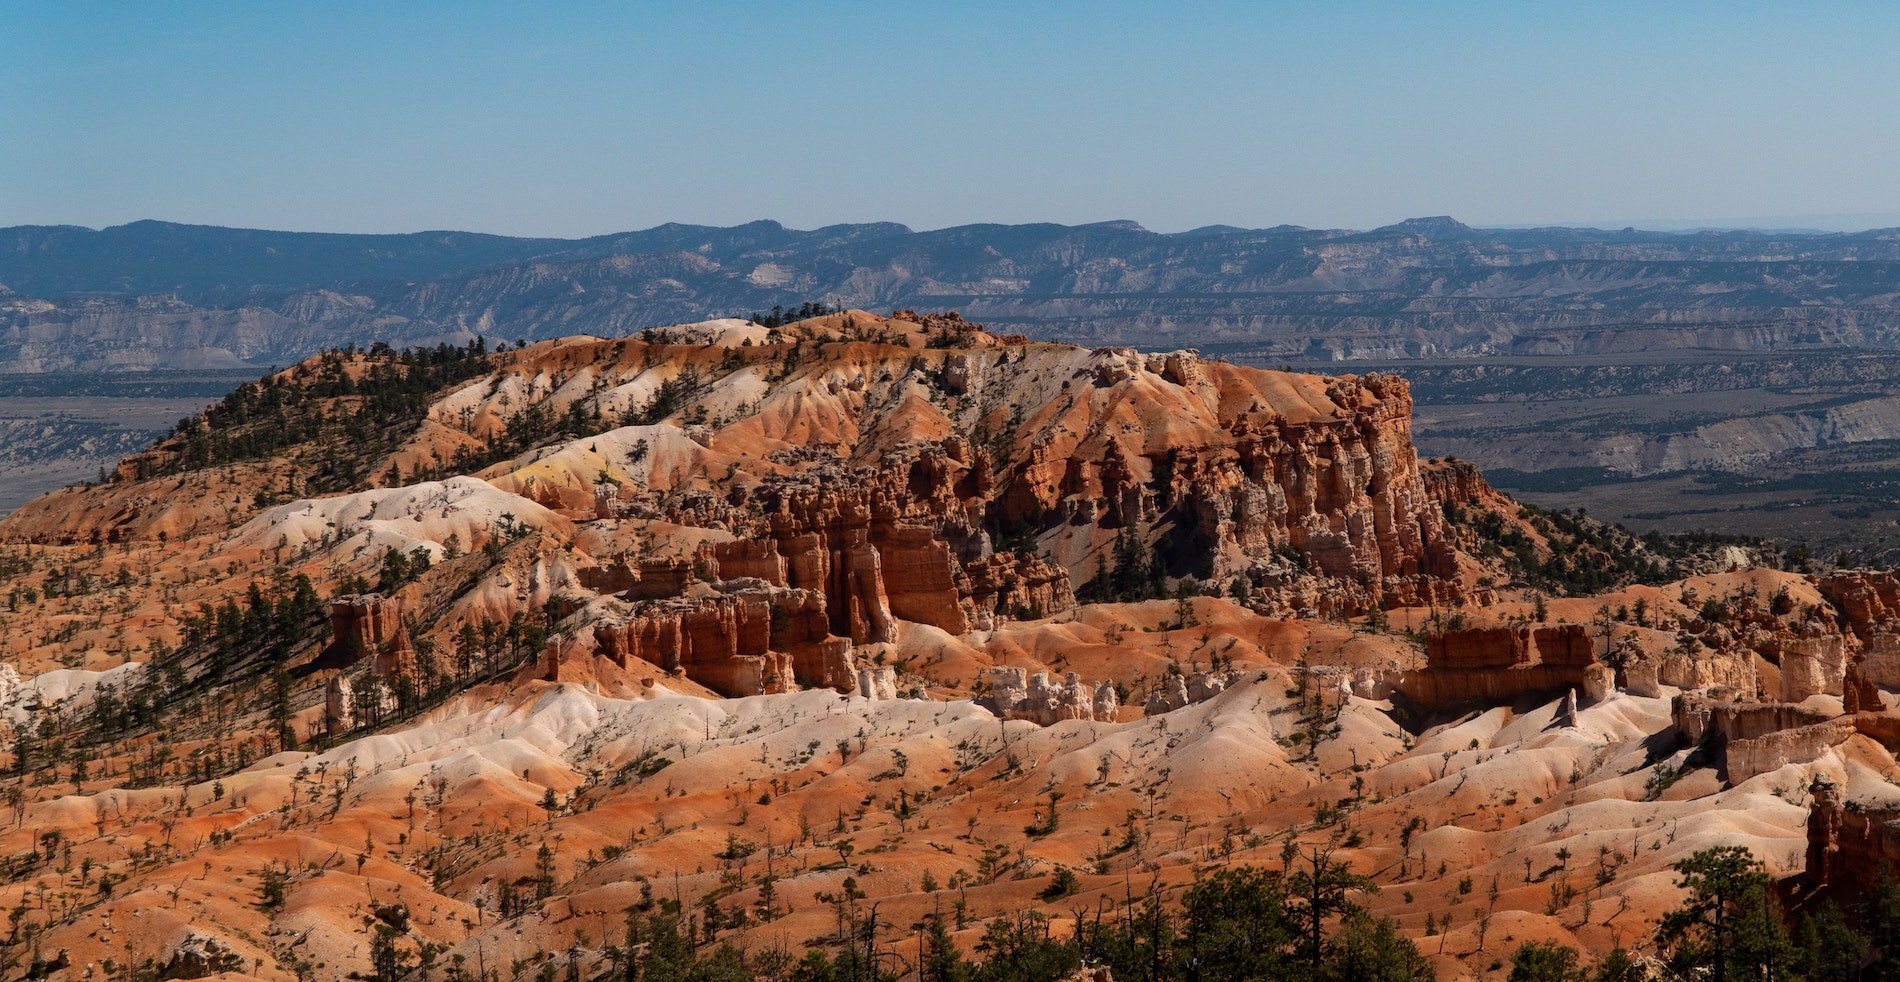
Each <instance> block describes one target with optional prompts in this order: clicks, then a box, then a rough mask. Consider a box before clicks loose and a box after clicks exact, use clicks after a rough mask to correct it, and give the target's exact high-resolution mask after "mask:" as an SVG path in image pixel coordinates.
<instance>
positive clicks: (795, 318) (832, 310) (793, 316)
mask: <svg viewBox="0 0 1900 982" xmlns="http://www.w3.org/2000/svg"><path fill="white" fill-rule="evenodd" d="M842 313H844V306H843V305H842V304H841V305H838V306H832V305H829V304H827V303H825V302H824V301H823V300H819V301H811V300H807V301H805V302H804V303H802V304H799V305H798V306H796V307H785V306H781V305H779V304H773V305H772V312H771V313H769V314H761V313H759V312H757V311H753V313H752V316H751V317H748V318H746V319H747V320H749V321H751V322H752V323H754V324H757V325H759V326H760V327H784V326H785V325H787V324H796V323H798V322H799V321H804V320H811V319H812V318H813V317H824V316H827V315H830V314H842Z"/></svg>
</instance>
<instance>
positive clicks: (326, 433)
mask: <svg viewBox="0 0 1900 982" xmlns="http://www.w3.org/2000/svg"><path fill="white" fill-rule="evenodd" d="M359 359H360V360H362V361H363V362H364V364H362V365H356V364H355V363H356V362H357V361H358V360H359ZM490 367H491V366H490V363H489V360H488V346H487V342H486V341H484V340H483V339H481V338H476V339H475V340H474V341H472V342H470V343H469V344H467V345H464V346H455V345H450V344H440V345H437V346H436V347H434V348H421V349H405V350H403V351H400V352H397V351H392V350H391V349H390V348H389V346H388V345H384V344H380V343H379V344H376V345H372V346H371V347H370V348H369V350H368V351H358V350H357V349H356V348H355V347H354V346H352V347H349V348H343V349H332V350H329V351H325V352H324V353H323V354H321V355H320V356H318V359H317V361H316V363H315V364H314V365H302V366H299V367H298V368H296V369H293V370H292V371H290V372H288V373H284V374H281V375H268V376H265V377H264V378H262V379H259V380H258V381H256V382H247V383H245V384H243V385H240V386H238V387H237V388H236V389H235V390H233V391H232V392H231V394H230V395H227V396H225V397H224V399H223V401H221V402H219V403H218V404H217V405H214V406H212V407H210V408H209V409H207V410H206V411H205V413H204V414H203V415H202V416H199V417H197V418H195V419H194V418H186V419H181V420H179V421H178V424H177V425H176V426H174V427H173V429H172V431H171V433H170V434H168V435H167V437H166V438H165V439H164V440H161V441H160V443H159V448H160V449H170V450H172V451H173V453H172V454H171V455H170V457H169V459H167V460H166V461H165V462H164V463H163V464H162V465H158V466H156V467H154V466H153V465H152V464H151V463H150V462H149V461H147V460H144V459H140V460H139V466H140V467H141V468H142V471H141V473H140V474H139V475H138V476H139V477H141V478H143V477H151V476H155V475H158V474H173V473H181V472H186V471H193V470H200V469H203V468H206V467H212V466H216V465H220V464H231V463H238V462H241V461H247V460H264V459H269V458H271V457H275V456H279V455H281V454H282V453H283V452H284V451H286V450H288V449H290V448H293V447H298V446H302V445H305V444H312V443H319V444H321V445H322V446H323V447H325V448H327V450H326V452H327V456H326V458H325V460H324V464H325V465H326V466H325V467H324V468H323V469H322V470H320V471H319V473H318V475H317V477H316V478H315V480H314V481H313V483H314V484H316V485H317V488H318V489H319V490H343V489H347V488H351V487H354V486H356V485H357V483H358V482H360V481H361V479H362V477H363V472H362V467H363V466H364V462H365V460H372V459H374V458H375V456H377V455H379V454H380V453H381V452H386V451H387V450H390V449H394V446H395V442H396V440H397V439H398V438H399V435H401V434H406V433H408V432H409V431H411V430H413V428H414V427H415V425H416V424H418V423H420V422H421V420H422V418H423V416H424V415H425V414H426V413H427V412H428V408H429V404H430V400H431V398H432V397H433V396H434V395H435V393H437V392H440V391H441V390H442V389H443V388H446V387H448V386H450V385H453V384H455V383H457V382H462V381H466V380H468V379H470V378H474V377H476V376H478V375H481V374H483V373H485V372H487V371H488V370H489V369H490Z"/></svg>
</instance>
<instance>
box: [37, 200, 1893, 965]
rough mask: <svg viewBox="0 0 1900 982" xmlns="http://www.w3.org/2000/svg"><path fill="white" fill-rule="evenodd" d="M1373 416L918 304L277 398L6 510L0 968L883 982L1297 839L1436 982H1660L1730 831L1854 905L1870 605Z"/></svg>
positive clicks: (1081, 918) (282, 374)
mask: <svg viewBox="0 0 1900 982" xmlns="http://www.w3.org/2000/svg"><path fill="white" fill-rule="evenodd" d="M1439 231H1442V230H1438V229H1436V227H1434V229H1426V230H1420V232H1419V234H1421V235H1426V236H1427V237H1429V234H1428V233H1430V234H1436V233H1437V232H1439ZM999 330H1000V329H999ZM1413 413H1414V393H1413V388H1412V386H1411V385H1409V384H1408V383H1407V381H1406V380H1405V379H1403V378H1400V377H1398V376H1395V375H1391V374H1385V373H1377V372H1367V373H1364V374H1354V375H1337V376H1320V375H1311V374H1304V373H1296V372H1287V371H1272V370H1266V369H1261V368H1256V367H1250V366H1247V365H1243V364H1236V363H1234V362H1231V361H1227V360H1222V359H1220V358H1216V357H1211V356H1210V355H1209V354H1207V353H1205V352H1201V353H1197V352H1194V351H1188V350H1180V351H1170V352H1152V351H1141V350H1136V349H1132V348H1121V347H1105V348H1093V349H1091V348H1085V347H1079V346H1075V345H1071V344H1064V343H1056V342H1048V341H1031V340H1029V339H1028V338H1026V337H1024V336H1021V335H1016V334H1009V333H1000V332H993V331H991V330H989V329H987V328H985V327H983V326H980V325H978V324H976V323H973V322H972V321H971V320H966V319H965V318H964V317H962V316H957V315H950V314H937V313H918V312H915V311H910V310H904V311H900V312H899V313H898V314H897V315H896V316H882V315H877V314H872V313H870V312H867V311H863V310H843V311H834V312H827V313H824V314H822V315H820V316H816V317H810V318H806V319H802V320H793V321H790V322H785V323H773V324H771V325H769V326H768V325H767V324H764V323H760V322H757V321H752V320H738V319H721V320H712V321H702V322H697V323H691V324H683V325H675V326H670V327H660V328H655V329H652V330H645V331H642V332H640V333H636V334H630V335H626V336H593V335H587V334H568V335H564V336H561V337H556V338H551V339H547V340H541V341H538V342H534V343H523V344H507V345H500V346H498V347H496V348H493V349H491V348H489V347H487V345H486V343H485V342H484V343H483V344H481V345H476V344H464V343H455V344H451V343H448V342H447V341H444V342H441V343H438V344H435V345H434V346H432V347H426V348H418V349H414V350H411V351H407V352H404V351H398V350H394V349H392V348H390V347H387V346H381V347H373V348H345V349H341V350H333V351H328V352H325V353H322V354H320V355H316V356H313V357H310V358H307V359H302V360H300V361H298V362H297V363H295V364H293V365H292V366H291V367H289V368H286V369H283V370H281V371H277V372H273V373H271V374H269V375H267V376H265V377H264V378H263V379H260V380H258V381H256V382H251V383H247V384H245V385H244V386H242V387H240V388H238V389H237V390H236V391H234V392H233V393H232V394H231V395H230V396H228V397H226V398H225V399H224V400H223V401H221V402H219V403H217V404H216V405H213V406H211V407H210V408H209V409H207V410H206V411H205V412H204V413H202V414H200V415H198V416H196V417H194V418H193V419H190V420H188V421H185V423H184V425H182V426H180V427H178V428H175V430H174V431H173V432H172V433H170V434H168V435H166V436H164V437H162V438H161V439H159V440H157V441H156V442H155V443H153V444H152V445H150V446H148V447H145V448H143V449H141V450H140V451H139V452H137V453H134V454H131V455H129V456H127V457H126V458H125V459H124V460H123V461H122V462H121V463H120V465H119V466H118V467H117V468H116V469H115V470H114V471H113V472H112V473H111V474H109V475H107V480H105V481H103V482H100V483H97V484H96V485H94V486H90V487H70V488H65V489H61V490H57V491H54V492H52V493H49V494H47V495H44V496H41V497H39V498H36V499H34V500H33V501H31V502H29V503H27V504H26V505H24V506H23V507H21V508H20V509H19V510H17V511H15V512H14V513H13V514H11V515H9V516H7V517H6V518H5V519H4V520H0V588H4V589H5V591H6V593H7V609H6V613H5V616H4V618H3V619H0V645H4V646H5V650H6V652H7V663H8V667H9V668H10V669H12V670H13V672H14V677H12V678H8V679H0V689H4V690H5V692H4V693H3V694H0V710H3V711H0V719H4V723H0V725H4V726H6V727H9V728H10V734H11V738H12V739H11V741H10V744H9V746H10V748H11V757H10V762H11V764H12V771H13V776H12V777H11V779H10V780H9V781H7V782H6V784H5V788H6V790H7V794H8V796H9V797H8V798H7V803H8V806H9V808H10V811H11V813H10V815H9V817H10V818H11V821H10V822H9V823H7V824H6V825H5V826H3V827H0V857H5V861H6V862H7V863H8V870H9V877H8V878H7V880H6V882H5V883H4V884H0V904H4V905H5V906H7V907H8V908H9V909H12V910H15V911H17V912H18V915H19V916H18V917H17V918H15V921H14V924H13V927H12V932H11V933H10V934H9V935H8V936H7V939H6V946H5V948H4V953H3V957H4V958H6V959H9V960H10V961H9V964H10V965H11V966H13V969H14V970H19V971H31V972H35V973H37V974H39V975H40V976H42V977H47V978H57V979H75V980H76V979H81V978H88V977H94V978H96V977H99V976H100V975H104V976H106V977H110V976H112V975H114V974H126V975H128V976H129V977H140V978H143V977H153V976H156V975H158V974H160V973H169V975H170V976H171V977H203V976H206V975H210V974H214V973H217V972H220V971H224V972H230V973H236V974H242V975H244V976H248V977H254V978H261V979H284V980H288V979H306V978H323V979H329V978H342V977H347V976H348V975H349V974H350V973H357V975H359V976H364V975H371V974H375V973H378V972H381V971H383V969H384V968H387V967H388V966H387V965H379V964H378V963H376V962H375V961H374V958H373V955H374V954H375V953H378V952H380V953H381V954H380V956H377V957H387V958H393V959H395V960H396V962H397V963H400V964H401V965H404V966H407V969H408V970H413V971H414V972H417V973H420V975H418V976H417V977H422V976H425V975H429V974H430V973H440V974H443V975H445V976H447V975H450V974H453V973H457V972H459V973H463V975H462V976H460V977H476V976H477V975H478V974H479V975H481V976H484V977H485V976H487V974H488V973H490V972H492V973H494V974H496V975H512V976H520V977H526V976H529V975H534V974H551V975H552V977H560V976H561V975H563V974H568V975H570V976H571V977H586V978H592V977H595V976H597V975H601V974H604V973H607V972H609V971H612V970H614V967H615V966H616V965H617V964H620V962H619V961H618V959H622V958H624V957H625V953H624V950H622V949H621V948H620V944H619V942H620V941H621V940H622V939H623V938H624V937H625V932H626V930H627V918H628V913H629V911H630V910H632V911H654V910H660V909H662V908H663V906H664V904H665V903H666V902H668V901H673V902H677V903H678V904H679V905H680V908H679V909H680V910H681V911H682V912H684V913H685V915H686V916H689V917H690V918H691V919H692V920H691V923H692V925H693V927H692V928H691V930H692V931H696V932H700V933H702V934H703V936H704V942H705V944H706V945H708V946H711V945H715V944H718V943H722V942H729V943H732V944H734V945H742V946H744V947H745V948H746V949H747V950H749V951H754V952H764V951H779V952H784V953H787V954H789V953H790V952H792V951H796V950H801V949H804V948H806V947H808V946H809V947H813V948H816V949H818V950H825V951H837V950H839V949H840V945H842V944H846V943H855V942H853V941H852V937H855V936H854V935H852V936H847V934H846V932H841V931H840V929H839V924H840V923H841V920H840V919H841V918H847V915H848V917H849V918H850V919H854V920H852V923H858V924H862V923H867V922H865V921H864V920H863V917H864V914H865V912H866V911H870V914H869V920H868V925H869V938H870V942H869V943H870V944H871V946H872V947H873V949H874V951H876V952H879V953H881V954H880V955H879V957H885V956H888V957H890V958H892V959H900V958H901V959H903V960H904V962H905V964H906V966H909V967H910V968H914V967H915V966H914V965H912V963H911V962H910V958H911V955H910V954H909V953H914V952H916V951H917V950H918V946H919V944H921V943H922V939H923V935H924V934H925V933H926V927H927V925H929V924H931V923H933V922H934V923H937V924H941V925H943V926H944V928H945V930H946V932H947V933H948V935H949V936H950V937H951V938H952V939H953V941H954V942H955V943H956V944H958V945H960V946H961V947H963V948H964V949H965V950H967V951H976V950H977V946H978V944H979V943H980V942H981V941H982V939H983V938H984V935H985V931H986V929H987V927H986V925H987V924H988V923H989V922H990V921H991V920H992V919H993V918H996V917H1003V918H1005V920H1007V919H1009V918H1013V917H1020V916H1023V915H1024V914H1025V912H1033V913H1034V914H1035V915H1036V916H1038V917H1042V918H1046V919H1047V923H1048V924H1049V925H1050V928H1051V931H1052V932H1053V934H1054V936H1057V937H1081V936H1083V934H1084V933H1085V931H1084V928H1085V925H1086V924H1087V923H1088V922H1089V921H1090V919H1091V918H1094V919H1097V920H1099V919H1100V918H1102V917H1104V916H1106V917H1108V918H1110V919H1114V918H1116V917H1119V916H1122V914H1123V913H1124V912H1127V911H1132V910H1135V909H1138V907H1139V905H1140V904H1141V903H1142V902H1143V901H1144V900H1145V899H1146V898H1149V897H1152V898H1154V899H1155V900H1156V902H1157V903H1160V904H1163V905H1168V904H1174V903H1177V902H1178V901H1179V900H1180V899H1181V897H1182V895H1183V892H1184V891H1186V890H1188V889H1190V888H1191V887H1193V886H1194V884H1196V883H1197V882H1199V881H1200V879H1201V878H1202V877H1203V876H1204V875H1205V871H1206V870H1207V869H1209V868H1213V867H1235V866H1252V867H1259V868H1264V869H1268V870H1272V871H1274V872H1276V873H1286V874H1288V875H1291V874H1292V872H1293V866H1294V860H1295V859H1297V858H1298V857H1300V856H1301V855H1302V850H1321V851H1324V852H1325V853H1326V854H1327V855H1329V856H1331V857H1334V858H1335V859H1337V860H1338V861H1340V862H1343V863H1345V864H1347V866H1348V867H1349V868H1350V869H1351V870H1352V871H1354V872H1356V873H1358V874H1361V875H1363V876H1365V877H1367V878H1368V880H1367V882H1368V883H1369V884H1372V885H1375V886H1376V887H1377V888H1378V889H1377V890H1376V891H1374V890H1372V889H1369V888H1368V889H1357V890H1354V891H1352V897H1353V900H1354V903H1356V904H1358V905H1359V906H1361V907H1363V908H1364V909H1365V910H1367V911H1368V912H1370V913H1371V914H1372V915H1374V916H1376V917H1381V918H1390V919H1391V922H1392V924H1393V925H1394V930H1395V931H1396V932H1397V933H1398V934H1399V935H1400V936H1402V937H1403V938H1405V939H1406V940H1407V941H1408V943H1410V944H1412V945H1414V946H1416V948H1417V950H1418V952H1419V953H1420V956H1421V957H1422V958H1423V959H1425V960H1426V961H1427V962H1428V963H1429V964H1430V965H1431V966H1432V967H1433V969H1434V970H1435V971H1436V972H1437V973H1438V976H1439V977H1440V978H1445V979H1458V978H1470V979H1478V978H1495V977H1501V974H1502V973H1501V971H1500V966H1501V965H1502V961H1501V958H1502V955H1503V953H1506V952H1508V950H1510V949H1513V948H1515V947H1516V945H1518V944H1520V943H1522V942H1525V941H1533V940H1536V941H1553V942H1559V943H1563V944H1568V945H1573V946H1577V947H1580V948H1581V949H1583V950H1585V951H1588V952H1591V953H1592V957H1594V956H1596V955H1598V954H1601V953H1605V952H1608V951H1609V950H1611V949H1613V948H1619V947H1627V948H1630V949H1632V951H1633V952H1634V953H1635V954H1636V955H1638V956H1644V957H1647V956H1650V955H1653V954H1654V952H1653V950H1651V949H1650V948H1649V947H1648V946H1649V944H1650V942H1649V941H1648V938H1649V937H1650V935H1651V934H1652V933H1653V928H1654V926H1655V924H1656V923H1657V922H1658V921H1659V920H1660V919H1661V918H1662V917H1663V916H1664V915H1665V914H1666V913H1667V912H1668V911H1669V910H1671V909H1672V908H1673V907H1674V906H1675V905H1676V903H1677V902H1678V900H1679V899H1680V896H1681V891H1680V890H1679V888H1678V887H1677V885H1676V880H1677V874H1676V871H1675V870H1674V868H1673V864H1674V863H1676V862H1678V861H1680V860H1683V859H1685V858H1687V857H1689V856H1691V855H1693V854H1694V853H1695V852H1697V851H1698V850H1702V849H1706V848H1708V847H1710V846H1712V845H1718V844H1719V845H1742V846H1746V847H1748V848H1749V849H1750V850H1751V851H1752V853H1753V855H1754V856H1755V857H1756V858H1757V859H1758V860H1759V861H1760V862H1762V863H1763V864H1764V867H1765V869H1766V870H1767V871H1768V872H1770V873H1772V874H1773V875H1774V876H1776V877H1777V878H1778V879H1782V880H1784V881H1786V882H1787V883H1789V884H1804V886H1801V887H1799V889H1802V890H1810V891H1822V892H1827V891H1840V892H1843V893H1845V892H1847V891H1849V890H1865V889H1866V888H1867V887H1868V886H1869V884H1868V883H1867V882H1866V881H1865V874H1866V870H1867V868H1868V864H1869V863H1870V862H1873V861H1875V860H1877V859H1878V858H1880V857H1886V856H1891V855H1893V854H1895V852H1896V851H1897V850H1900V842H1897V841H1896V840H1895V839H1894V838H1893V837H1891V834H1890V832H1889V831H1888V830H1889V822H1888V820H1887V819H1885V818H1884V817H1883V816H1886V815H1888V814H1889V813H1890V812H1891V811H1892V810H1893V809H1896V808H1900V802H1896V801H1895V800H1893V793H1892V787H1893V786H1892V784H1891V783H1890V782H1889V781H1888V779H1887V777H1886V775H1887V774H1890V773H1893V772H1894V771H1895V769H1896V768H1900V763H1897V762H1896V760H1895V757H1894V751H1895V749H1896V748H1900V714H1897V713H1895V711H1894V710H1893V708H1892V704H1893V701H1894V697H1893V693H1894V692H1895V691H1897V690H1900V578H1896V577H1895V575H1894V574H1893V573H1891V572H1889V571H1884V570H1877V569H1858V568H1833V567H1825V566H1824V567H1822V568H1815V569H1809V570H1807V571H1803V570H1801V569H1798V568H1795V565H1796V564H1794V563H1790V562H1778V561H1777V559H1778V558H1782V559H1785V558H1786V557H1777V556H1776V554H1775V553H1774V552H1773V551H1772V550H1767V549H1763V548H1760V547H1744V546H1740V545H1736V544H1732V543H1720V544H1716V545H1714V546H1710V545H1708V544H1706V543H1696V542H1675V541H1670V540H1666V539H1664V538H1661V537H1658V538H1655V539H1644V538H1638V537H1636V536H1633V535H1630V534H1628V533H1627V532H1623V531H1621V530H1618V529H1615V528H1613V527H1611V526H1607V525H1604V524H1602V523H1600V522H1596V521H1594V520H1592V519H1590V518H1588V517H1586V516H1581V515H1577V514H1574V513H1560V512H1551V511H1546V510H1543V509H1540V508H1537V507H1534V506H1530V505H1526V504H1524V503H1522V502H1519V501H1517V500H1514V499H1513V498H1511V497H1509V496H1508V495H1506V494H1505V493H1504V492H1502V491H1500V490H1499V489H1497V488H1495V487H1493V486H1492V485H1491V483H1490V482H1488V481H1487V480H1486V479H1485V477H1484V475H1483V474H1482V473H1481V472H1480V470H1479V469H1478V468H1477V467H1474V466H1473V465H1472V464H1470V463H1469V462H1465V461H1457V460H1421V459H1420V457H1419V454H1418V452H1417V450H1416V447H1415V438H1414V434H1413V427H1414V416H1413ZM1782 567H1787V568H1782ZM1883 809H1885V810H1883ZM1474 889H1475V890H1476V891H1477V893H1475V894H1474V892H1473V891H1474ZM1790 889H1795V888H1793V887H1791V888H1790ZM1792 895H1794V894H1791V896H1792ZM89 973H90V974H89Z"/></svg>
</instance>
